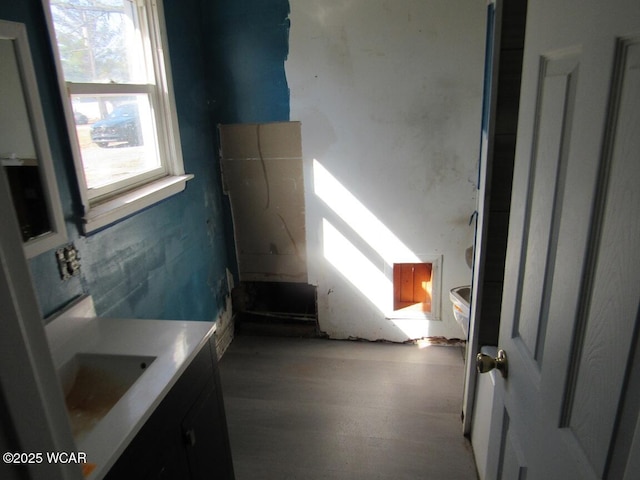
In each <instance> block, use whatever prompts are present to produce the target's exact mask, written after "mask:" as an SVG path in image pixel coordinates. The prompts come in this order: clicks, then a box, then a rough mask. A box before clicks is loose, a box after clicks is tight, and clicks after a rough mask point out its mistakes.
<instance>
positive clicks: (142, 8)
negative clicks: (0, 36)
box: [42, 0, 193, 234]
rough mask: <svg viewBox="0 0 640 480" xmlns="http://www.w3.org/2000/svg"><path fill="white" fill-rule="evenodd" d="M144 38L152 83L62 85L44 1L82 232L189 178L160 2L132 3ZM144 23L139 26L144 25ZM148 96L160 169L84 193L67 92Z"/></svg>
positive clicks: (120, 216)
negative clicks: (184, 159)
mask: <svg viewBox="0 0 640 480" xmlns="http://www.w3.org/2000/svg"><path fill="white" fill-rule="evenodd" d="M134 2H135V4H136V6H137V8H138V16H139V21H140V24H141V28H143V29H144V28H145V27H146V28H147V29H148V30H147V31H144V34H145V39H146V40H147V41H149V43H150V45H149V47H150V52H151V56H152V57H153V58H152V59H151V61H152V64H153V69H154V72H153V74H154V76H155V79H156V85H139V84H96V83H90V84H86V83H67V82H66V81H65V79H64V72H63V69H62V63H61V60H60V54H59V51H58V43H57V39H56V34H55V30H54V24H53V17H52V14H51V7H50V1H49V0H42V3H43V6H44V13H45V16H46V20H47V26H48V29H49V36H50V39H51V45H52V49H53V51H54V57H55V63H56V70H57V76H58V84H59V86H60V93H61V96H62V100H63V105H64V110H65V116H66V123H67V131H68V134H69V137H70V140H71V149H72V153H73V160H74V164H75V170H76V176H77V179H78V187H79V190H80V196H81V199H82V205H83V208H84V213H83V217H82V220H83V230H84V233H85V234H88V233H90V232H93V231H96V230H99V229H102V228H104V227H106V226H108V225H110V224H113V223H115V222H117V221H118V220H121V219H123V218H126V217H128V216H130V215H132V214H134V213H136V212H138V211H140V210H143V209H145V208H147V207H150V206H151V205H153V204H155V203H157V202H160V201H162V200H164V199H166V198H168V197H170V196H172V195H175V194H176V193H179V192H181V191H183V190H184V189H185V187H186V182H187V181H188V180H190V179H192V178H193V175H191V174H185V171H184V164H183V158H182V146H181V144H180V132H179V129H178V118H177V114H176V106H175V99H174V95H173V82H172V78H171V70H170V68H169V65H170V61H169V49H168V45H167V33H166V27H165V22H164V10H163V6H162V1H161V0H134ZM143 25H144V27H143ZM99 93H109V94H131V93H145V94H149V101H150V103H151V105H152V107H153V110H154V112H156V113H155V114H154V121H155V123H156V135H157V138H158V150H159V154H160V156H161V163H162V166H163V168H162V169H160V170H154V171H153V172H151V173H150V174H148V175H142V176H136V177H134V179H132V180H127V181H126V184H125V185H124V186H123V185H122V183H118V184H112V186H111V187H109V188H108V189H107V190H106V191H105V190H98V191H96V192H95V193H94V192H91V193H90V192H89V189H88V188H87V182H86V178H85V173H84V167H83V164H82V155H81V151H80V145H79V142H78V138H77V133H76V125H75V120H74V115H73V107H72V103H71V95H72V94H99Z"/></svg>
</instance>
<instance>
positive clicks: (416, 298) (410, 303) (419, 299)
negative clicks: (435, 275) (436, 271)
mask: <svg viewBox="0 0 640 480" xmlns="http://www.w3.org/2000/svg"><path fill="white" fill-rule="evenodd" d="M431 271H432V264H431V263H394V264H393V310H394V311H398V310H411V311H418V312H425V313H429V312H431Z"/></svg>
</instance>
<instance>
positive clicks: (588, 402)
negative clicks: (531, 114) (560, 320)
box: [566, 38, 640, 474]
mask: <svg viewBox="0 0 640 480" xmlns="http://www.w3.org/2000/svg"><path fill="white" fill-rule="evenodd" d="M618 51H619V55H617V57H618V61H617V65H616V69H615V71H614V76H613V78H614V79H619V82H618V85H615V86H614V92H613V99H614V100H613V102H612V105H611V115H610V119H611V120H610V123H609V125H608V126H609V127H610V128H609V129H608V130H607V132H606V133H607V136H608V138H607V139H606V144H605V151H604V162H605V163H604V165H603V167H604V168H602V169H601V170H602V176H603V177H606V176H607V174H608V175H609V178H608V182H607V183H608V185H606V186H605V188H606V196H605V197H604V202H603V205H602V206H601V208H602V210H603V211H602V215H601V217H600V218H599V220H600V221H599V222H598V225H597V228H596V231H595V232H594V233H595V235H597V237H598V238H597V240H596V241H597V242H598V247H597V249H594V250H595V252H594V253H595V255H596V258H594V263H595V269H594V273H593V282H592V285H591V291H590V292H589V293H590V298H589V309H588V311H586V312H585V315H586V329H585V332H584V339H581V340H582V342H581V343H582V354H581V356H580V360H579V362H578V363H577V364H576V365H575V369H576V374H575V384H573V385H570V388H569V389H568V391H567V394H568V398H567V400H568V402H569V407H570V408H568V409H567V416H568V418H566V421H567V423H568V426H569V428H571V430H572V431H573V433H574V434H575V436H576V439H577V440H578V442H579V443H580V445H581V447H582V448H583V449H584V451H585V453H586V455H587V456H588V457H589V458H590V459H591V461H592V463H593V465H594V467H595V468H596V470H597V471H598V472H599V473H600V474H602V472H604V467H605V462H606V458H607V453H608V446H609V442H610V441H611V436H612V432H613V425H614V421H615V417H616V415H617V412H618V409H617V406H618V403H619V401H620V400H621V398H620V396H621V393H622V387H623V381H624V376H625V373H626V369H625V368H624V363H623V364H622V365H621V364H620V360H625V359H627V358H628V355H629V352H630V347H631V340H632V338H633V333H634V326H635V320H636V312H637V311H638V299H639V298H640V282H638V273H637V270H638V268H639V266H640V249H639V248H638V245H639V244H638V239H639V238H640V223H639V222H638V220H637V219H638V215H639V213H638V207H639V206H640V183H639V182H640V158H639V157H640V135H639V134H640V128H639V127H640V41H639V39H638V38H635V39H633V40H621V41H619V43H618Z"/></svg>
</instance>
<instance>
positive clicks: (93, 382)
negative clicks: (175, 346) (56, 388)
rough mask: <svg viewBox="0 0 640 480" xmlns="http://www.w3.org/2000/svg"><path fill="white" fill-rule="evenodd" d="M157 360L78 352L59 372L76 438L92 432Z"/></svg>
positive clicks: (146, 357)
mask: <svg viewBox="0 0 640 480" xmlns="http://www.w3.org/2000/svg"><path fill="white" fill-rule="evenodd" d="M154 360H155V357H151V356H139V355H108V354H93V353H77V354H76V355H75V356H74V357H73V358H71V360H69V361H68V362H67V363H65V364H64V365H62V367H60V369H59V370H58V375H59V377H60V382H61V383H62V388H63V390H64V395H65V401H66V404H67V411H68V413H69V420H70V422H71V430H72V432H73V436H74V437H75V438H76V439H78V438H79V437H81V436H82V435H83V434H85V433H87V432H88V431H90V430H91V429H92V428H93V427H94V426H95V425H96V424H97V423H98V422H99V421H100V420H101V419H102V418H103V417H104V416H105V415H106V414H107V413H108V412H109V410H111V408H112V407H113V406H114V405H115V404H116V403H117V402H118V400H120V398H122V396H123V395H124V394H125V393H126V392H127V390H129V388H130V387H131V386H132V385H133V384H134V383H135V381H136V380H137V379H138V378H139V377H140V376H141V375H142V374H143V373H144V371H145V370H146V369H147V368H148V367H149V365H150V364H151V363H152V362H153V361H154Z"/></svg>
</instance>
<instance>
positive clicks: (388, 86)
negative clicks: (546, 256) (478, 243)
mask: <svg viewBox="0 0 640 480" xmlns="http://www.w3.org/2000/svg"><path fill="white" fill-rule="evenodd" d="M290 3H291V17H290V18H291V32H290V37H289V45H290V52H289V58H288V60H287V62H286V73H287V80H288V83H289V87H290V89H291V119H292V120H300V121H301V122H302V147H303V155H304V159H305V182H306V187H307V196H306V203H307V230H308V231H307V239H308V240H307V242H308V245H307V247H308V258H309V278H310V283H313V284H317V285H318V310H319V311H318V314H319V323H320V328H321V330H323V331H325V332H326V333H328V334H329V335H330V336H331V337H334V338H349V337H356V338H365V339H369V340H377V339H386V340H391V341H405V340H407V339H409V338H420V337H424V336H434V335H436V336H440V335H442V336H446V337H449V338H453V337H461V336H462V335H463V334H462V330H461V328H460V327H459V326H458V324H457V323H456V322H455V320H454V318H453V314H452V311H451V304H450V302H449V297H448V292H449V289H450V288H452V287H454V286H458V285H465V284H469V283H470V282H471V270H470V269H469V268H468V267H467V264H466V262H465V255H464V252H465V249H466V248H467V247H469V246H471V244H472V242H473V228H472V227H470V226H469V217H470V216H471V214H472V213H473V211H474V210H475V195H476V181H477V180H476V179H477V158H478V144H479V131H480V115H481V94H482V79H483V77H482V75H483V61H484V31H485V2H483V1H481V0H393V1H392V0H388V1H385V0H323V1H322V2H318V1H317V0H291V2H290ZM314 159H316V160H317V162H318V164H319V165H321V166H322V168H321V169H320V172H321V173H323V172H324V173H323V174H322V175H319V174H318V170H317V169H316V171H315V172H314V166H313V165H314ZM323 169H324V170H323ZM326 172H328V174H329V175H330V176H328V175H327V174H326ZM314 173H315V175H314ZM318 178H325V179H326V178H329V179H331V178H333V179H334V180H337V181H338V182H339V183H340V184H341V185H342V186H343V187H344V188H345V189H346V191H348V192H350V193H349V194H346V196H345V194H344V192H341V190H340V189H339V188H338V187H336V185H335V184H332V183H330V184H329V186H328V187H327V188H328V189H329V192H330V194H327V190H322V189H320V190H318V192H316V191H314V188H316V185H314V182H315V181H317V179H318ZM314 179H315V180H314ZM325 185H326V184H325ZM318 194H319V195H320V196H319V195H318ZM341 195H342V196H341ZM350 195H353V198H355V199H357V202H359V203H357V204H356V207H355V209H354V208H349V205H350V202H351V200H353V198H351V197H350ZM320 197H324V200H323V199H322V198H320ZM332 202H335V204H334V205H330V204H331V203H332ZM375 219H377V221H379V223H377V221H375ZM369 227H371V229H370V231H369V230H367V228H369ZM405 247H406V248H405ZM412 253H413V254H416V255H417V256H418V257H420V258H422V257H423V256H426V257H430V256H435V257H439V258H441V259H442V294H441V298H440V299H439V300H441V320H426V319H422V320H420V319H411V320H406V321H397V320H395V321H392V320H388V319H386V318H385V317H386V314H385V312H386V311H387V310H388V306H389V305H390V304H391V302H392V296H393V291H392V287H391V272H392V264H393V263H394V262H395V263H398V262H402V261H408V260H409V261H410V259H411V258H412ZM426 257H425V258H426ZM415 261H418V260H415Z"/></svg>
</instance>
